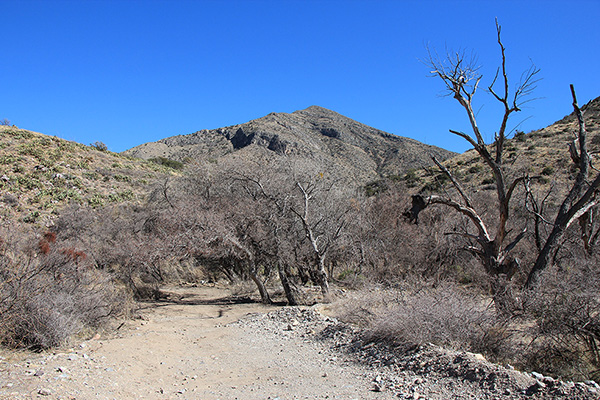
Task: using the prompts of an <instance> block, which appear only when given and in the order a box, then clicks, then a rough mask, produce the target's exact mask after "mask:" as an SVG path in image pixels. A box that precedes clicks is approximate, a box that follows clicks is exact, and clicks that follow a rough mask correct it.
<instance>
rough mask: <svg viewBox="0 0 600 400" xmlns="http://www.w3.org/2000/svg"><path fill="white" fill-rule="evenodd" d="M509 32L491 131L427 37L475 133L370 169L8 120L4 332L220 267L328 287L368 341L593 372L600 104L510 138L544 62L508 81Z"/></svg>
mask: <svg viewBox="0 0 600 400" xmlns="http://www.w3.org/2000/svg"><path fill="white" fill-rule="evenodd" d="M497 33H498V37H497V41H498V44H499V47H500V60H501V65H500V68H499V69H498V73H497V74H496V77H494V78H493V79H492V80H491V82H490V84H489V86H488V92H489V93H490V95H491V96H492V98H493V99H495V101H498V102H499V103H500V104H501V105H502V106H503V113H502V115H501V125H500V127H499V129H498V132H497V134H496V137H495V140H494V142H493V143H491V144H487V143H485V142H484V140H483V137H484V136H483V134H482V133H481V132H480V130H479V128H478V125H477V119H476V113H475V112H474V111H473V105H472V100H473V97H474V96H475V94H476V91H477V88H478V86H479V84H480V81H481V79H482V77H481V76H480V75H479V74H478V72H477V68H476V66H475V65H473V64H470V63H469V62H468V60H466V59H465V58H464V55H463V54H462V53H457V54H451V55H450V57H449V58H448V59H439V58H437V56H434V55H432V54H430V59H429V64H430V67H431V68H432V70H433V71H434V74H435V75H437V76H438V78H440V79H441V80H442V82H443V84H444V86H445V88H446V89H447V90H448V91H449V93H450V95H451V96H452V98H454V99H455V100H457V101H458V102H459V104H460V105H461V106H462V107H463V109H464V110H465V111H466V113H467V118H468V119H469V121H470V125H471V127H472V134H467V133H463V132H456V131H451V132H452V133H454V134H456V135H459V136H461V137H463V138H464V139H465V140H467V141H468V142H469V143H470V144H471V145H472V146H473V148H474V150H473V151H470V152H467V153H465V154H463V155H460V156H458V157H456V158H453V159H450V160H448V161H446V162H442V161H440V160H438V159H436V158H433V160H432V161H433V164H434V165H436V166H437V170H432V169H429V170H427V171H417V170H415V169H409V170H407V171H405V172H404V173H403V174H400V175H390V176H387V177H381V179H379V180H377V181H375V182H371V183H369V184H366V185H363V186H360V187H353V186H351V185H349V184H348V181H347V180H344V179H343V177H341V176H340V173H339V170H336V171H335V172H332V171H328V170H326V169H325V170H324V169H322V168H319V167H316V166H315V164H314V163H311V162H307V161H306V159H303V158H302V157H300V156H298V155H294V154H287V153H286V154H280V155H279V157H278V158H270V157H264V158H261V157H257V158H256V157H255V158H254V159H252V160H250V159H249V158H248V157H242V156H237V155H236V153H235V152H234V153H231V154H229V155H228V156H227V157H222V158H219V159H218V160H213V159H211V160H210V161H202V160H200V161H194V162H188V163H182V162H180V161H174V160H170V159H168V158H165V157H155V158H153V159H152V160H150V161H149V162H141V161H139V160H133V159H130V158H127V157H124V156H119V155H114V154H112V153H110V152H109V151H108V150H107V149H106V146H102V145H103V144H102V143H101V142H96V143H95V144H93V145H92V146H83V145H79V144H74V143H71V142H66V141H63V140H61V139H57V138H47V137H44V136H43V135H39V134H35V133H32V132H29V131H24V130H20V129H18V128H16V127H8V126H7V127H3V128H2V130H1V131H0V132H1V133H2V135H3V138H4V140H5V141H4V142H3V144H2V146H3V148H2V149H1V150H2V153H1V154H0V175H2V180H1V181H0V187H1V188H2V189H3V197H2V199H1V201H2V204H3V208H2V210H3V216H4V218H5V220H9V218H14V220H18V221H20V222H23V224H19V225H18V226H19V227H16V226H15V227H14V228H11V229H4V230H3V231H1V232H0V274H1V278H2V280H1V281H0V300H1V301H0V341H1V342H2V344H4V345H6V346H13V347H27V348H34V349H39V348H48V347H52V346H56V345H59V344H61V343H64V342H65V341H67V340H68V338H69V337H70V336H72V335H75V334H85V332H87V331H89V330H93V329H96V328H98V327H99V326H101V325H102V324H103V323H105V322H106V321H108V320H110V318H111V317H113V316H115V315H123V314H127V313H128V312H129V310H130V307H132V306H133V304H134V303H133V300H134V299H135V300H147V299H160V297H161V291H160V288H161V286H162V285H164V284H166V283H174V282H188V283H194V282H199V281H200V280H203V281H217V280H225V281H228V282H230V283H231V284H232V285H236V284H240V283H246V282H250V283H251V284H252V285H254V287H255V288H256V293H258V296H259V297H260V301H262V302H263V303H273V302H281V303H285V304H290V305H297V304H312V303H314V302H319V301H324V302H330V301H334V302H336V304H338V306H337V308H338V310H339V313H340V315H341V317H342V318H343V319H344V320H346V321H349V322H353V323H356V324H358V325H360V326H362V327H363V328H364V332H365V333H364V339H365V340H370V341H384V342H388V343H392V344H394V345H396V346H400V347H404V348H406V349H410V348H411V347H414V346H417V345H420V344H423V343H429V342H431V343H435V344H439V345H444V346H449V347H454V348H460V349H464V350H470V351H474V352H479V353H483V354H485V355H486V356H487V357H489V358H491V359H493V360H495V361H498V362H503V363H510V364H512V365H515V366H517V367H519V368H524V369H535V370H536V371H539V372H543V373H548V374H552V375H555V376H559V377H564V378H569V379H599V378H600V351H599V349H598V341H599V340H600V298H599V297H598V291H597V288H598V285H599V283H600V282H599V281H598V267H597V266H598V265H599V262H600V260H599V259H598V254H599V252H598V237H599V236H600V233H599V232H600V230H599V229H598V226H597V216H598V215H597V214H598V209H597V204H596V203H597V201H596V196H597V191H598V186H599V185H600V177H599V176H598V175H597V173H596V170H595V169H594V165H593V158H592V157H591V156H590V153H591V152H590V148H591V147H594V146H595V147H597V146H598V144H599V141H598V139H597V138H598V135H597V129H596V128H594V129H593V133H594V136H592V135H591V133H592V130H590V132H588V130H587V129H586V122H587V121H591V122H593V121H595V120H596V118H597V117H596V116H597V115H598V108H595V109H594V108H593V107H591V106H589V105H588V106H587V107H585V106H584V107H582V108H580V107H579V105H578V103H577V99H576V94H575V90H574V89H572V92H571V96H572V99H573V109H574V113H573V115H572V116H570V117H568V118H567V119H565V120H563V121H559V125H557V126H560V132H559V133H557V132H555V131H553V130H551V129H549V128H547V129H546V130H543V133H544V134H539V133H533V134H525V133H523V132H516V133H515V135H514V137H513V138H511V137H510V135H511V134H510V132H509V131H508V130H507V129H508V128H507V126H508V121H509V117H510V116H511V115H512V114H513V113H516V112H518V111H519V109H520V107H521V105H522V104H523V101H525V97H524V96H526V95H528V94H529V93H530V92H531V91H532V90H533V88H534V86H535V79H536V75H537V73H538V70H537V69H536V68H535V67H532V68H530V69H528V70H527V71H526V72H525V74H524V75H523V77H522V80H521V82H520V84H518V85H517V88H516V91H514V92H510V91H509V87H510V85H509V81H508V79H509V74H508V72H507V70H506V69H505V49H504V46H503V44H502V42H501V38H500V27H499V26H498V27H497ZM496 84H498V85H499V86H500V87H501V89H500V90H498V91H496V90H495V89H494V88H495V85H496ZM589 118H592V120H590V119H589ZM596 126H597V125H594V127H596ZM555 128H556V126H555ZM328 132H329V131H328ZM554 134H556V135H554ZM326 136H327V135H326ZM545 136H547V137H545ZM590 136H592V137H590ZM327 137H328V138H331V137H330V136H327ZM555 137H559V138H560V140H559V142H560V146H562V150H560V149H559V150H560V152H562V153H561V154H564V157H563V161H562V162H563V164H564V165H563V164H560V163H557V164H552V165H543V162H542V161H540V160H538V159H537V158H535V159H533V161H531V162H530V163H525V164H526V166H527V167H528V168H525V167H524V164H523V161H522V160H523V159H525V158H527V157H536V154H535V153H534V152H533V151H534V150H535V151H542V150H544V151H547V152H550V151H554V149H553V148H552V149H549V150H548V148H542V145H543V143H545V140H550V139H552V140H554V139H555ZM563 139H564V140H563ZM567 139H568V140H567ZM248 146H251V145H250V144H248ZM536 146H537V147H536ZM560 146H559V145H557V148H559V147H560ZM265 151H267V150H265ZM240 154H241V153H240ZM257 154H260V153H257ZM553 154H554V153H553ZM558 154H559V151H558V150H557V153H556V157H560V156H559V155H558ZM517 160H518V162H517ZM559 167H560V168H559ZM563 167H564V168H563ZM340 169H341V167H340ZM531 169H533V170H531ZM561 171H566V172H564V173H562V172H561ZM560 173H562V175H559V174H560ZM103 185H104V186H103ZM107 185H108V186H107ZM106 187H108V189H107V190H100V189H102V188H106ZM42 222H43V223H42Z"/></svg>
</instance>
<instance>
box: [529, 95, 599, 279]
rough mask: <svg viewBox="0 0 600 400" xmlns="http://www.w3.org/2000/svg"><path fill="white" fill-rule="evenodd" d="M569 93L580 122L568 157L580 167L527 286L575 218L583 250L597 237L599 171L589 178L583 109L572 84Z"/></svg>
mask: <svg viewBox="0 0 600 400" xmlns="http://www.w3.org/2000/svg"><path fill="white" fill-rule="evenodd" d="M571 95H572V97H573V109H574V114H575V117H576V118H577V122H578V125H579V130H578V132H577V135H576V138H575V139H574V140H573V141H572V142H571V143H570V145H569V151H570V154H571V160H572V161H573V163H574V164H575V166H576V168H577V169H578V170H579V172H578V173H577V177H576V178H575V182H573V186H572V187H571V190H570V191H569V193H568V194H567V196H566V197H565V199H564V200H563V202H562V204H561V205H560V208H559V209H558V213H557V215H556V218H555V219H554V223H553V224H552V230H551V231H550V234H549V235H548V238H547V239H546V241H545V243H544V246H543V247H542V248H541V250H540V252H539V254H538V257H537V259H536V261H535V264H534V265H533V268H532V269H531V271H530V272H529V276H528V277H527V282H526V284H525V285H526V287H529V288H530V287H532V286H534V284H535V283H536V281H537V279H538V276H539V274H540V273H541V272H542V271H543V270H545V269H546V268H547V267H548V266H549V265H550V264H551V262H552V258H553V255H554V254H555V253H556V250H557V247H558V244H559V242H560V239H561V238H562V237H563V235H564V233H565V231H566V230H567V229H568V228H569V227H570V226H571V224H573V222H575V221H578V222H579V225H580V227H581V238H582V240H583V243H584V247H585V248H586V250H588V248H589V247H590V245H591V243H593V241H595V240H597V234H594V235H592V234H591V227H592V222H593V219H592V217H593V212H592V211H593V210H592V209H593V208H594V207H595V206H596V205H597V204H598V190H599V188H600V174H598V175H597V176H596V178H595V179H594V180H593V181H591V182H589V180H588V178H589V172H590V167H591V158H590V155H589V152H588V149H587V132H586V129H585V121H584V119H583V113H582V112H581V109H580V108H579V105H578V104H577V97H576V95H575V88H574V87H573V85H571Z"/></svg>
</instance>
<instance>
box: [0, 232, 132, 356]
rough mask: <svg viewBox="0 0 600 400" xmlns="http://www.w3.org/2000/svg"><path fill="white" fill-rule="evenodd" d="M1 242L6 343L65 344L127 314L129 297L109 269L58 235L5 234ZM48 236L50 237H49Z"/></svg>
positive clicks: (0, 330) (0, 300) (1, 331)
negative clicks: (60, 240)
mask: <svg viewBox="0 0 600 400" xmlns="http://www.w3.org/2000/svg"><path fill="white" fill-rule="evenodd" d="M1 239H2V240H1V244H0V343H2V344H3V345H6V346H10V347H27V348H31V349H43V348H49V347H53V346H57V345H61V344H63V343H65V342H66V341H68V339H69V338H70V337H71V336H73V335H75V334H79V333H83V332H85V331H86V330H87V329H94V328H98V327H100V326H102V325H103V324H104V323H105V322H107V321H108V319H109V318H111V317H114V316H117V315H120V314H122V313H123V312H124V311H125V309H126V307H127V304H128V298H127V295H126V293H125V292H123V291H122V290H121V289H120V288H119V287H118V285H116V284H115V282H114V281H113V279H112V276H111V275H110V274H108V273H106V272H105V271H102V270H99V269H97V268H95V266H94V265H93V264H92V263H90V261H89V260H88V259H87V257H86V255H85V254H84V253H82V252H79V251H76V250H75V249H73V248H57V247H56V245H57V244H56V243H55V242H54V235H52V234H49V235H47V238H44V239H41V240H33V241H32V240H27V239H26V237H25V236H23V235H21V234H18V233H17V232H14V231H13V232H3V235H2V236H1ZM47 239H50V241H48V240H47Z"/></svg>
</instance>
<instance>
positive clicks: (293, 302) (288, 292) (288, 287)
mask: <svg viewBox="0 0 600 400" xmlns="http://www.w3.org/2000/svg"><path fill="white" fill-rule="evenodd" d="M277 270H278V272H279V280H280V281H281V286H283V291H284V292H285V297H286V298H287V301H288V305H290V306H297V305H298V300H297V299H296V295H295V293H294V288H293V287H292V284H291V282H290V279H289V276H290V273H289V271H288V267H287V266H284V265H282V263H278V264H277Z"/></svg>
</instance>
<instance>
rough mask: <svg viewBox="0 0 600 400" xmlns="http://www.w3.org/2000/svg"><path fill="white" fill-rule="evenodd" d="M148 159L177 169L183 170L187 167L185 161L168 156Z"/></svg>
mask: <svg viewBox="0 0 600 400" xmlns="http://www.w3.org/2000/svg"><path fill="white" fill-rule="evenodd" d="M148 161H150V162H153V163H155V164H158V165H162V166H164V167H167V168H171V169H175V170H182V169H183V168H184V167H185V164H184V163H182V162H180V161H175V160H170V159H168V158H166V157H154V158H151V159H149V160H148Z"/></svg>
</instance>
